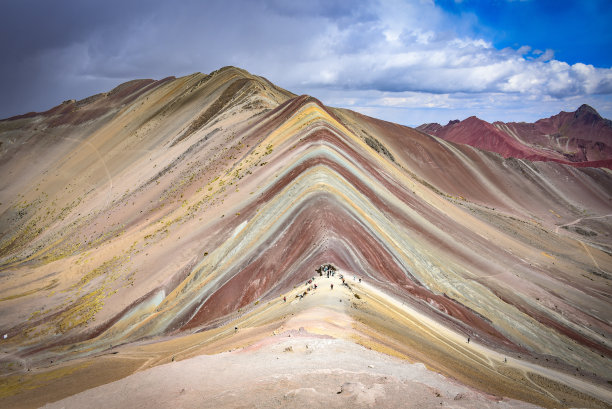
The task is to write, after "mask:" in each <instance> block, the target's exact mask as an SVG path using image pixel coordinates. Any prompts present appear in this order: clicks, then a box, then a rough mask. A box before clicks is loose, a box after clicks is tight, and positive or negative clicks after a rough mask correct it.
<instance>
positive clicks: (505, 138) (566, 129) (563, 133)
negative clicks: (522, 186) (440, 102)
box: [416, 105, 612, 168]
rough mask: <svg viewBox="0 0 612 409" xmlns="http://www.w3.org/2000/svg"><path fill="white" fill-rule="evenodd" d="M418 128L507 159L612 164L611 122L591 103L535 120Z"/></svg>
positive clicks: (474, 120)
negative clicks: (573, 110) (574, 109)
mask: <svg viewBox="0 0 612 409" xmlns="http://www.w3.org/2000/svg"><path fill="white" fill-rule="evenodd" d="M416 129H418V130H420V131H422V132H425V133H427V134H430V135H434V136H437V137H440V138H442V139H444V140H447V141H451V142H456V143H463V144H466V145H470V146H473V147H475V148H479V149H483V150H487V151H490V152H496V153H499V154H500V155H502V156H503V157H505V158H509V157H513V158H519V159H529V160H534V161H555V162H560V163H565V164H569V165H574V166H589V167H606V168H611V167H612V121H610V120H609V119H605V118H602V117H601V115H599V113H598V112H597V111H596V110H595V109H593V108H592V107H590V106H588V105H582V106H581V107H580V108H578V109H577V110H576V111H575V112H560V113H559V114H557V115H554V116H551V117H550V118H545V119H540V120H538V121H536V122H535V123H527V122H508V123H504V122H494V123H492V124H491V123H489V122H486V121H483V120H482V119H479V118H477V117H475V116H471V117H469V118H467V119H464V120H463V121H459V120H454V121H450V122H449V123H448V124H446V125H444V126H442V125H440V124H438V123H428V124H423V125H420V126H419V127H417V128H416Z"/></svg>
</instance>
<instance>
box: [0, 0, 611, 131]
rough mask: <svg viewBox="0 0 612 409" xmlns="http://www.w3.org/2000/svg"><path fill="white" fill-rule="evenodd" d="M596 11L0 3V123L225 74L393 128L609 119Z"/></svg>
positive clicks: (118, 1)
mask: <svg viewBox="0 0 612 409" xmlns="http://www.w3.org/2000/svg"><path fill="white" fill-rule="evenodd" d="M611 21H612V2H611V1H610V0H574V1H570V0H523V1H519V0H461V1H459V0H403V1H400V0H397V1H393V0H390V1H374V0H370V1H362V0H346V1H339V0H308V1H283V0H264V1H256V0H236V1H234V0H222V1H216V0H201V1H196V0H184V1H179V0H175V1H162V0H147V1H144V0H143V1H136V0H133V1H129V0H104V1H94V0H90V1H84V0H53V1H49V0H2V2H1V3H0V53H1V54H0V56H1V57H0V91H1V97H0V118H4V117H8V116H11V115H16V114H21V113H25V112H29V111H41V110H45V109H48V108H50V107H52V106H54V105H57V104H58V103H60V102H61V101H63V100H66V99H72V98H74V99H80V98H84V97H86V96H89V95H92V94H95V93H98V92H103V91H108V90H110V89H111V88H113V87H114V86H116V85H118V84H120V83H122V82H125V81H127V80H131V79H135V78H155V79H160V78H163V77H166V76H169V75H174V76H182V75H187V74H191V73H193V72H196V71H200V72H206V73H208V72H210V71H213V70H215V69H217V68H220V67H222V66H225V65H235V66H239V67H242V68H245V69H247V70H248V71H250V72H251V73H254V74H258V75H263V76H265V77H266V78H268V79H269V80H271V81H272V82H274V83H276V84H278V85H280V86H282V87H284V88H287V89H289V90H291V91H293V92H294V93H298V94H303V93H306V94H310V95H313V96H315V97H317V98H319V99H320V100H322V101H323V102H324V103H326V104H328V105H333V106H343V107H347V108H351V109H354V110H357V111H360V112H363V113H366V114H369V115H372V116H376V117H379V118H383V119H387V120H391V121H394V122H399V123H403V124H407V125H419V124H421V123H423V122H433V121H435V122H440V123H446V122H448V121H449V120H450V119H455V118H458V119H463V118H466V117H468V116H470V115H477V116H479V117H481V118H483V119H486V120H488V121H495V120H502V121H519V120H525V121H533V120H536V119H538V118H542V117H547V116H550V115H552V114H556V113H558V112H559V111H561V110H566V111H573V110H575V109H576V108H577V107H578V106H580V105H581V104H583V103H587V104H589V105H591V106H593V107H594V108H595V109H597V110H598V111H599V112H600V113H601V114H602V115H603V116H605V117H608V118H612V30H610V29H609V27H608V24H609V23H610V22H611Z"/></svg>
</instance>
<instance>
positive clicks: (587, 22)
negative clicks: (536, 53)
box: [436, 0, 612, 68]
mask: <svg viewBox="0 0 612 409" xmlns="http://www.w3.org/2000/svg"><path fill="white" fill-rule="evenodd" d="M436 4H437V5H438V6H439V7H440V8H442V9H443V10H444V11H445V12H448V13H449V14H452V15H455V16H457V17H460V16H467V15H471V16H472V17H473V19H474V23H475V24H473V25H472V33H473V35H477V36H482V37H483V38H487V39H489V40H490V41H491V42H492V44H493V45H494V46H495V47H496V48H500V49H501V48H505V47H513V48H517V47H521V46H523V45H527V44H528V45H530V46H531V47H532V48H533V49H539V50H542V51H544V50H546V49H550V50H553V51H554V53H555V58H557V59H559V60H561V61H565V62H567V63H570V64H575V63H578V62H588V63H589V64H593V65H594V66H596V67H608V68H610V67H612V50H611V49H610V47H611V46H612V29H611V28H610V24H611V23H610V22H612V5H611V4H612V2H610V0H583V1H575V0H527V1H525V0H523V1H519V0H516V1H508V0H488V1H484V0H463V1H460V2H458V1H455V0H439V1H436ZM468 34H471V33H468Z"/></svg>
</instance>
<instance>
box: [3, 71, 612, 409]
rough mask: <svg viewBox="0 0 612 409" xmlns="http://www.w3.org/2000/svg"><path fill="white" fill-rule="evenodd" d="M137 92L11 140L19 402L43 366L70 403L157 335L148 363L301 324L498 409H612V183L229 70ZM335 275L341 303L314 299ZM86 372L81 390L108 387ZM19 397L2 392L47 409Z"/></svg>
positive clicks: (6, 215)
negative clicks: (495, 402)
mask: <svg viewBox="0 0 612 409" xmlns="http://www.w3.org/2000/svg"><path fill="white" fill-rule="evenodd" d="M135 84H136V85H134V86H133V87H132V86H129V87H128V86H127V85H126V86H120V87H119V89H126V91H125V92H124V93H120V92H117V93H115V94H113V93H112V92H111V93H109V94H108V95H102V96H99V97H96V98H92V99H91V100H88V101H84V102H81V103H80V105H79V103H69V104H71V106H72V105H77V106H80V108H79V109H77V110H76V112H77V114H75V111H73V110H72V108H71V109H68V108H67V107H64V108H62V106H60V107H58V108H57V109H54V110H51V111H48V112H47V113H42V114H28V115H27V116H25V117H19V118H10V119H8V120H4V121H1V122H0V131H1V132H2V133H1V134H0V141H2V145H0V148H1V149H2V160H1V161H0V163H1V165H0V166H1V167H2V171H3V172H4V174H10V175H11V178H10V179H7V180H5V181H3V182H2V186H1V187H0V188H1V190H0V195H1V200H0V203H1V204H0V212H1V213H0V225H1V226H2V229H1V233H2V234H1V236H0V257H1V258H0V280H1V281H0V283H1V285H0V310H1V312H2V313H1V314H0V329H1V330H2V331H1V332H2V334H7V337H6V339H5V340H4V341H3V349H4V351H5V352H6V354H5V359H4V360H3V361H2V365H3V366H2V368H3V370H4V372H5V373H6V375H5V376H6V378H5V379H6V384H7V385H12V383H11V382H12V381H13V380H15V379H17V377H20V376H23V375H22V374H19V373H17V374H15V372H19V371H26V370H27V369H28V368H29V369H34V374H32V375H31V376H32V378H28V379H31V382H34V384H35V385H38V386H36V388H38V389H40V390H47V389H44V388H49V389H54V390H57V389H61V388H57V387H56V388H51V386H50V385H54V384H53V382H59V385H64V384H62V383H61V382H70V380H71V379H74V378H73V377H71V375H70V374H71V373H77V374H84V373H87V369H86V368H85V367H82V366H78V365H81V363H82V362H86V363H87V365H91V367H92V368H99V369H100V370H101V368H103V365H107V364H108V362H107V360H106V358H104V355H105V354H108V353H109V351H113V348H114V347H116V346H117V345H122V347H121V348H120V353H119V355H120V356H118V357H114V358H113V359H114V361H113V362H114V364H113V365H115V366H114V367H115V368H117V369H116V370H115V371H114V372H109V373H108V374H107V375H108V377H107V378H105V379H108V381H110V380H113V379H118V378H120V377H123V376H125V375H127V374H129V373H131V372H133V371H134V370H135V369H134V368H133V366H132V365H134V362H136V361H138V362H142V359H143V358H142V356H143V355H141V353H140V352H138V351H140V349H139V348H141V345H143V344H142V342H143V341H144V340H147V344H149V345H151V346H150V347H147V348H145V349H146V350H147V351H148V352H147V353H146V354H148V355H147V356H149V357H150V358H148V361H147V362H153V363H152V364H151V365H153V364H158V363H164V362H168V359H169V357H170V356H173V357H174V356H175V355H178V356H184V357H190V356H193V355H197V353H196V351H199V353H202V352H206V353H218V352H220V351H224V350H228V349H233V348H235V347H237V346H240V347H244V346H246V345H255V344H256V342H264V343H265V342H272V341H265V339H267V338H266V337H268V336H270V335H269V334H270V333H271V332H275V333H280V332H282V331H289V329H291V328H294V329H296V330H297V329H298V328H299V326H298V324H297V322H300V323H301V324H299V325H306V327H307V332H309V333H314V334H319V335H325V336H331V337H334V338H343V339H348V340H350V341H351V342H355V341H356V342H357V343H359V344H361V345H366V346H368V345H369V346H370V347H372V348H374V349H375V350H378V351H382V352H385V353H387V354H392V355H395V356H400V357H403V358H407V359H410V360H412V361H418V362H424V363H426V364H427V365H428V367H429V368H433V369H435V370H436V371H439V372H441V373H443V374H445V375H449V376H452V377H453V378H455V379H458V380H460V381H461V382H464V383H466V384H468V385H470V386H471V387H475V388H477V389H479V390H483V391H485V392H486V393H491V394H496V395H498V396H507V397H511V398H514V399H521V400H527V401H530V402H534V403H537V404H540V405H544V406H548V407H553V406H556V405H565V404H567V405H586V406H593V407H603V406H605V403H603V402H605V401H606V400H607V399H608V398H609V394H608V391H607V389H606V388H605V386H602V385H604V384H605V380H606V376H607V372H608V368H607V359H609V357H610V355H611V345H610V342H609V339H610V335H611V331H610V326H609V322H610V314H609V311H610V308H609V307H610V303H609V299H608V298H607V296H606V294H607V289H608V286H609V280H610V275H609V271H610V267H611V266H612V256H610V251H611V249H612V242H611V239H610V237H609V231H610V222H611V217H612V212H610V203H611V199H612V198H611V197H610V192H612V177H611V175H610V173H609V172H608V171H606V170H604V169H594V168H585V169H579V168H575V167H571V166H565V165H561V164H558V163H553V162H546V163H544V162H529V161H526V160H517V159H504V158H501V157H500V156H498V155H494V154H491V153H488V152H485V151H482V150H477V149H474V148H471V147H469V146H465V145H460V144H454V143H451V142H447V141H444V140H441V139H438V138H434V137H431V136H428V135H425V134H423V133H421V132H418V131H416V130H414V129H411V128H407V127H402V126H400V125H396V124H391V123H388V122H384V121H380V120H377V119H374V118H369V117H366V116H363V115H360V114H357V113H355V112H352V111H348V110H342V109H334V108H329V107H326V106H324V105H323V104H322V103H321V102H320V101H318V100H316V99H314V98H312V97H308V96H295V95H293V94H291V93H290V92H288V91H286V90H283V89H280V88H278V87H276V86H274V85H273V84H271V83H270V82H269V81H267V80H265V79H264V78H261V77H257V76H254V75H251V74H249V73H247V72H246V71H244V70H240V69H237V68H234V67H226V68H223V69H221V70H218V71H216V72H214V73H211V74H209V75H205V74H194V75H191V76H187V77H183V78H176V79H175V78H170V79H166V80H163V81H158V82H152V81H139V82H137V83H135ZM116 94H121V95H122V96H121V98H119V97H113V96H112V95H116ZM113 98H114V99H113ZM92 104H94V105H92ZM102 108H104V109H102ZM81 110H82V111H91V112H96V114H95V115H91V116H89V115H81V114H80V113H79V112H80V111H81ZM49 112H52V113H51V114H50V113H49ZM75 115H76V116H75ZM74 118H78V119H74ZM488 129H489V130H490V131H491V132H498V130H497V128H494V127H493V126H490V127H488ZM327 263H331V264H333V265H334V266H336V268H338V269H339V270H340V272H341V273H342V274H343V275H344V277H345V281H346V284H347V285H345V286H342V283H341V282H340V281H339V278H338V277H337V276H336V277H332V278H329V279H328V278H327V277H318V276H317V280H316V281H315V282H319V283H321V284H320V287H321V288H320V289H317V290H312V289H308V290H307V288H308V287H310V286H311V283H308V284H306V286H305V285H304V283H305V282H307V281H308V280H309V279H311V278H312V277H313V276H314V275H315V274H316V273H315V268H317V267H319V266H321V265H322V264H327ZM352 277H355V279H353V278H352ZM357 277H359V278H361V279H363V282H362V283H360V282H359V281H358V280H357ZM321 280H323V281H321ZM325 280H331V281H325ZM334 280H335V281H334ZM331 283H336V287H335V288H334V289H331V288H330V287H328V284H331ZM323 284H325V286H324V285H323ZM338 287H340V288H338ZM323 291H326V292H323ZM300 294H301V295H302V297H300V298H296V296H299V295H300ZM335 294H338V297H339V298H335V297H336V296H335ZM304 295H306V296H305V298H304ZM281 296H285V297H287V298H288V302H287V303H285V302H284V301H283V300H282V299H281V298H280V297H281ZM345 297H346V298H345ZM299 300H302V301H299ZM338 300H339V301H340V302H338ZM340 303H342V304H340ZM289 311H291V314H292V315H291V316H293V314H295V316H299V317H302V318H300V320H297V318H291V317H290V316H289ZM321 311H324V313H322V312H321ZM307 317H310V318H307ZM312 317H315V318H312ZM331 317H334V318H331ZM293 319H295V320H297V321H292V320H293ZM330 320H333V322H345V321H346V322H349V323H352V324H347V325H346V326H344V327H341V329H339V328H340V327H334V326H333V325H332V326H330V325H329V324H328V323H329V322H332V321H330ZM304 322H306V323H307V324H303V323H304ZM391 323H392V324H393V325H391ZM292 325H294V326H297V327H293V326H292ZM338 325H340V324H338ZM233 327H238V328H240V334H238V332H237V331H236V330H234V329H233ZM288 328H289V329H288ZM243 330H244V331H245V335H242V331H243ZM289 333H291V332H289ZM468 337H470V338H471V339H472V343H470V344H469V345H468V344H466V342H465V340H466V338H468ZM238 340H239V341H238ZM458 351H459V352H458ZM568 351H569V352H568ZM123 355H125V358H122V356H123ZM504 357H511V358H512V363H511V364H510V365H508V364H507V362H503V358H504ZM605 357H607V358H605ZM128 362H129V364H128ZM109 365H110V364H109ZM143 365H144V363H143ZM576 368H580V369H579V370H578V371H579V372H580V373H581V374H583V373H584V374H587V373H588V376H587V378H585V379H584V380H582V379H581V380H580V382H578V381H574V378H573V376H574V373H575V372H576ZM58 371H60V372H58ZM61 371H64V372H61ZM57 373H65V375H61V376H60V375H57ZM53 374H55V375H53ZM56 375H57V376H56ZM45 376H46V378H45ZM41 377H42V378H43V379H46V381H44V382H43V381H40V382H39V379H40V378H41ZM81 378H83V379H84V380H83V382H82V383H79V384H78V385H80V386H71V387H72V388H73V389H71V390H74V392H73V393H76V392H78V391H80V390H83V389H86V388H90V387H92V386H96V385H97V384H96V382H95V381H87V380H86V379H89V378H87V376H82V377H81ZM53 379H58V380H57V381H52V380H53ZM534 380H535V381H534ZM36 382H38V383H36ZM87 382H89V383H87ZM536 384H537V385H539V386H536ZM16 385H17V386H14V387H12V388H10V387H9V388H8V389H6V390H4V392H2V394H0V398H1V397H2V396H5V397H6V399H7V400H6V402H15V401H19V400H20V399H25V400H23V401H27V399H26V398H28V397H29V398H30V399H33V398H32V396H33V392H28V389H27V388H25V387H24V388H20V387H19V384H18V383H17V384H16ZM71 385H72V384H71ZM546 385H547V386H546ZM36 388H34V389H35V390H36ZM568 391H569V392H568ZM48 393H49V394H50V396H52V398H51V397H50V398H49V400H52V399H53V400H55V399H59V398H61V397H64V396H67V395H68V394H71V393H66V394H64V395H61V394H58V393H57V392H51V391H48ZM39 395H40V394H39ZM42 396H43V397H44V396H45V395H44V394H42ZM11 399H13V400H11ZM31 402H38V403H37V404H41V401H35V400H32V401H31ZM44 402H45V401H42V403H44ZM563 402H565V403H563ZM602 404H603V406H602Z"/></svg>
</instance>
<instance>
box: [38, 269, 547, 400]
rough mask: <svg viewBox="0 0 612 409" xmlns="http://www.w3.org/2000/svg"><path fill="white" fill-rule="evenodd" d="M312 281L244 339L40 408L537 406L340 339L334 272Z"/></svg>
mask: <svg viewBox="0 0 612 409" xmlns="http://www.w3.org/2000/svg"><path fill="white" fill-rule="evenodd" d="M318 282H319V283H320V284H322V285H321V287H319V288H318V289H317V290H315V291H313V292H311V293H309V294H308V295H307V296H306V297H304V298H303V299H301V300H299V299H297V298H293V299H289V300H288V302H287V304H285V303H284V302H283V304H284V306H285V307H287V308H292V307H300V310H302V312H301V313H299V314H297V315H292V316H291V318H290V319H288V320H287V321H286V322H285V323H284V325H283V326H282V327H281V328H279V329H277V330H275V331H273V332H272V334H270V336H267V337H265V338H262V339H260V340H258V341H257V342H255V343H253V344H251V345H248V346H245V347H240V348H238V349H235V350H229V351H227V352H221V353H217V354H213V355H198V356H195V357H193V358H188V359H184V360H182V361H174V362H170V363H168V364H164V365H160V366H156V367H153V368H150V369H146V370H143V371H141V372H138V373H135V374H133V375H130V376H128V377H126V378H124V379H121V380H119V381H115V382H112V383H109V384H106V385H102V386H99V387H96V388H93V389H90V390H87V391H84V392H82V393H79V394H76V395H74V396H71V397H68V398H66V399H62V400H60V401H57V402H55V403H52V404H47V405H45V406H44V407H45V408H82V407H107V408H167V407H181V408H239V407H245V408H246V407H313V408H345V407H356V408H370V407H414V408H423V407H440V406H441V405H442V406H443V407H444V406H446V407H454V408H474V407H480V408H519V407H520V408H532V407H538V406H534V405H530V404H527V403H524V402H520V401H515V400H509V399H503V400H501V398H496V397H495V396H492V395H488V394H486V393H481V392H478V391H476V390H474V389H471V388H469V387H466V386H464V385H462V384H460V383H459V382H457V381H455V380H452V379H449V378H446V377H444V376H442V375H441V374H439V373H436V372H434V371H431V370H428V369H427V368H426V366H425V365H423V364H422V363H409V362H407V361H406V360H402V359H399V358H396V357H392V356H389V355H385V354H383V353H380V352H377V351H374V350H372V349H368V348H366V347H364V346H361V345H358V344H356V343H355V342H352V341H350V340H347V339H342V338H341V337H346V336H347V335H349V334H350V333H351V327H352V324H353V320H352V319H351V318H350V317H349V315H348V314H347V313H346V309H347V308H349V307H348V306H349V301H350V300H349V299H347V296H348V295H349V291H348V290H347V288H346V287H343V286H341V285H340V284H341V283H340V280H339V279H337V278H336V279H320V280H319V281H318ZM331 282H333V283H335V284H336V285H335V288H334V289H333V290H332V289H330V287H329V283H331ZM291 295H293V294H291ZM336 303H337V304H338V305H335V304H336ZM233 331H234V336H233V337H234V338H236V340H242V341H238V342H239V343H240V342H245V343H249V339H251V338H250V336H251V335H250V334H249V333H251V332H254V331H257V330H256V329H252V328H249V329H246V330H243V329H242V328H239V329H238V330H235V329H234V330H233ZM243 331H244V332H246V334H242V332H243ZM279 331H282V332H279ZM119 354H121V352H120V353H119Z"/></svg>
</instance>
